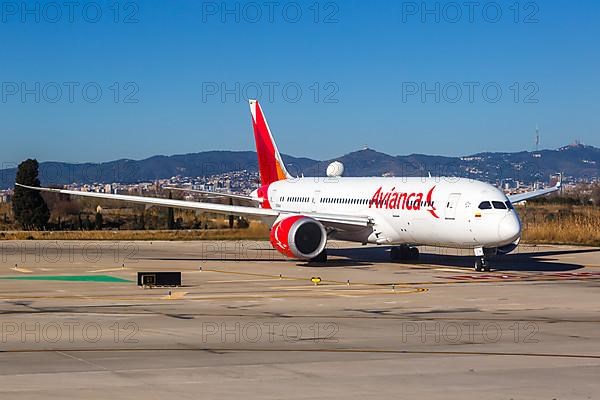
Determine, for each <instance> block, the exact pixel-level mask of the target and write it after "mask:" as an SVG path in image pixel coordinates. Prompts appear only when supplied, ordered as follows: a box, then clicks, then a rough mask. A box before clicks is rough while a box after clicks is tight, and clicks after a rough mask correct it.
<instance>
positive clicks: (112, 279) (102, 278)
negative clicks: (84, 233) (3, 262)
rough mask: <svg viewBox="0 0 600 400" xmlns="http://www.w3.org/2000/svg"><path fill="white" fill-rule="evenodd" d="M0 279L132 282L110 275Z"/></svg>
mask: <svg viewBox="0 0 600 400" xmlns="http://www.w3.org/2000/svg"><path fill="white" fill-rule="evenodd" d="M0 279H14V280H21V281H65V282H132V281H131V280H129V279H123V278H117V277H116V276H110V275H26V276H25V275H24V276H1V277H0Z"/></svg>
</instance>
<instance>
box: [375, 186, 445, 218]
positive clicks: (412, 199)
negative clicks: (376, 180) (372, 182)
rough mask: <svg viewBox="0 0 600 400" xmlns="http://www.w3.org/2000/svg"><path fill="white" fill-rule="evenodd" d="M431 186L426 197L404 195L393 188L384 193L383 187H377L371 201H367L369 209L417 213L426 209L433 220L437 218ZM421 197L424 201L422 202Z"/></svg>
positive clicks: (415, 194)
mask: <svg viewBox="0 0 600 400" xmlns="http://www.w3.org/2000/svg"><path fill="white" fill-rule="evenodd" d="M433 189H435V186H433V187H432V188H431V189H430V190H429V192H427V195H426V196H424V195H423V193H405V192H397V191H396V188H395V187H393V188H392V190H390V191H389V192H384V191H383V187H381V186H380V187H379V189H377V191H376V192H375V194H374V195H373V197H371V200H370V201H369V208H371V207H375V208H383V209H386V210H410V211H413V210H414V211H419V210H421V207H422V206H423V207H427V208H425V210H426V211H427V212H429V213H430V214H431V215H433V216H434V217H435V218H439V217H438V215H437V214H436V208H435V207H434V204H433V200H432V196H433ZM423 197H425V201H424V202H423Z"/></svg>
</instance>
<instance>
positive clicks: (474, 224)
mask: <svg viewBox="0 0 600 400" xmlns="http://www.w3.org/2000/svg"><path fill="white" fill-rule="evenodd" d="M249 105H250V111H251V115H252V125H253V128H254V139H255V144H256V152H257V157H258V169H259V176H260V186H259V187H258V189H256V190H254V191H253V192H252V193H251V194H250V195H249V196H243V195H235V194H226V193H215V192H207V193H209V194H211V195H220V196H223V197H225V198H229V199H236V200H247V201H248V202H247V204H248V205H227V204H216V203H209V202H197V201H186V200H176V199H164V198H155V197H144V196H131V195H122V194H109V193H93V192H80V191H74V190H65V189H55V188H44V187H31V186H26V185H21V184H19V183H17V184H16V185H18V186H21V187H24V188H28V189H32V190H38V191H45V192H52V193H62V194H69V195H75V196H83V197H93V198H99V199H110V200H121V201H127V202H132V203H141V204H146V205H156V206H164V207H175V208H183V209H193V210H201V211H207V212H212V213H222V214H227V215H237V216H243V217H255V218H259V219H261V220H263V221H264V222H266V223H267V224H269V226H270V227H271V228H270V235H269V236H270V237H269V239H270V242H271V245H272V246H273V247H274V248H275V249H276V250H277V251H279V252H280V253H282V254H283V255H285V256H287V257H290V258H296V259H300V260H306V261H308V262H313V263H325V262H326V260H327V250H326V247H327V242H328V240H332V239H336V240H344V241H350V242H357V243H362V244H363V245H366V244H377V245H389V246H392V247H391V250H390V257H391V259H392V260H407V259H416V258H418V256H419V250H418V248H417V247H416V246H419V245H429V246H438V247H449V248H461V249H470V250H472V251H473V252H474V255H475V270H476V271H490V268H491V264H490V262H489V258H490V257H492V256H494V255H497V254H507V253H509V252H511V251H512V250H514V249H515V248H516V247H517V245H518V244H519V241H520V238H521V222H520V220H519V216H518V214H517V212H516V211H515V209H514V207H513V204H514V203H518V202H521V201H525V200H529V199H532V198H535V197H538V196H543V195H546V194H548V193H552V192H555V191H557V190H559V188H560V180H559V181H558V183H557V184H556V185H555V186H554V187H550V188H547V189H541V190H536V191H532V192H528V193H521V194H516V195H510V196H506V195H505V194H504V193H503V192H502V191H501V190H500V189H498V188H497V187H495V186H493V185H491V184H489V183H485V182H481V181H477V180H473V179H465V178H456V177H431V176H429V177H343V176H336V177H293V176H292V175H290V173H289V172H288V171H287V170H286V167H285V164H284V162H283V159H282V158H281V155H280V153H279V150H278V149H277V145H276V143H275V141H274V139H273V135H272V133H271V129H270V128H269V125H268V123H267V120H266V118H265V115H264V113H263V111H262V108H261V106H260V105H259V102H258V101H257V100H252V99H251V100H249ZM200 192H204V191H200ZM204 194H206V193H204Z"/></svg>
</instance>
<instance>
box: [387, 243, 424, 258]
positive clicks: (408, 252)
mask: <svg viewBox="0 0 600 400" xmlns="http://www.w3.org/2000/svg"><path fill="white" fill-rule="evenodd" d="M390 258H391V259H392V261H404V260H417V259H418V258H419V249H417V248H416V247H410V246H408V245H406V244H403V245H400V246H396V247H392V248H391V250H390Z"/></svg>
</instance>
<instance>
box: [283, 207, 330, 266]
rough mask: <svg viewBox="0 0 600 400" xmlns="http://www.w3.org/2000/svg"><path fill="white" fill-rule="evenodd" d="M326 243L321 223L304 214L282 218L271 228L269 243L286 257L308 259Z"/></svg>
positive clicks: (321, 249) (315, 254)
mask: <svg viewBox="0 0 600 400" xmlns="http://www.w3.org/2000/svg"><path fill="white" fill-rule="evenodd" d="M326 243H327V233H326V232H325V228H324V227H323V224H321V223H320V222H319V221H317V220H316V219H314V218H310V217H306V216H304V215H294V216H292V217H287V218H284V219H282V220H279V221H277V222H275V224H274V225H273V227H272V228H271V244H272V245H273V247H274V248H275V249H277V251H279V252H280V253H281V254H283V255H285V256H287V257H292V258H300V259H302V260H310V259H311V258H314V257H316V256H317V255H318V254H319V253H321V252H322V251H323V249H325V244H326Z"/></svg>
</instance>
